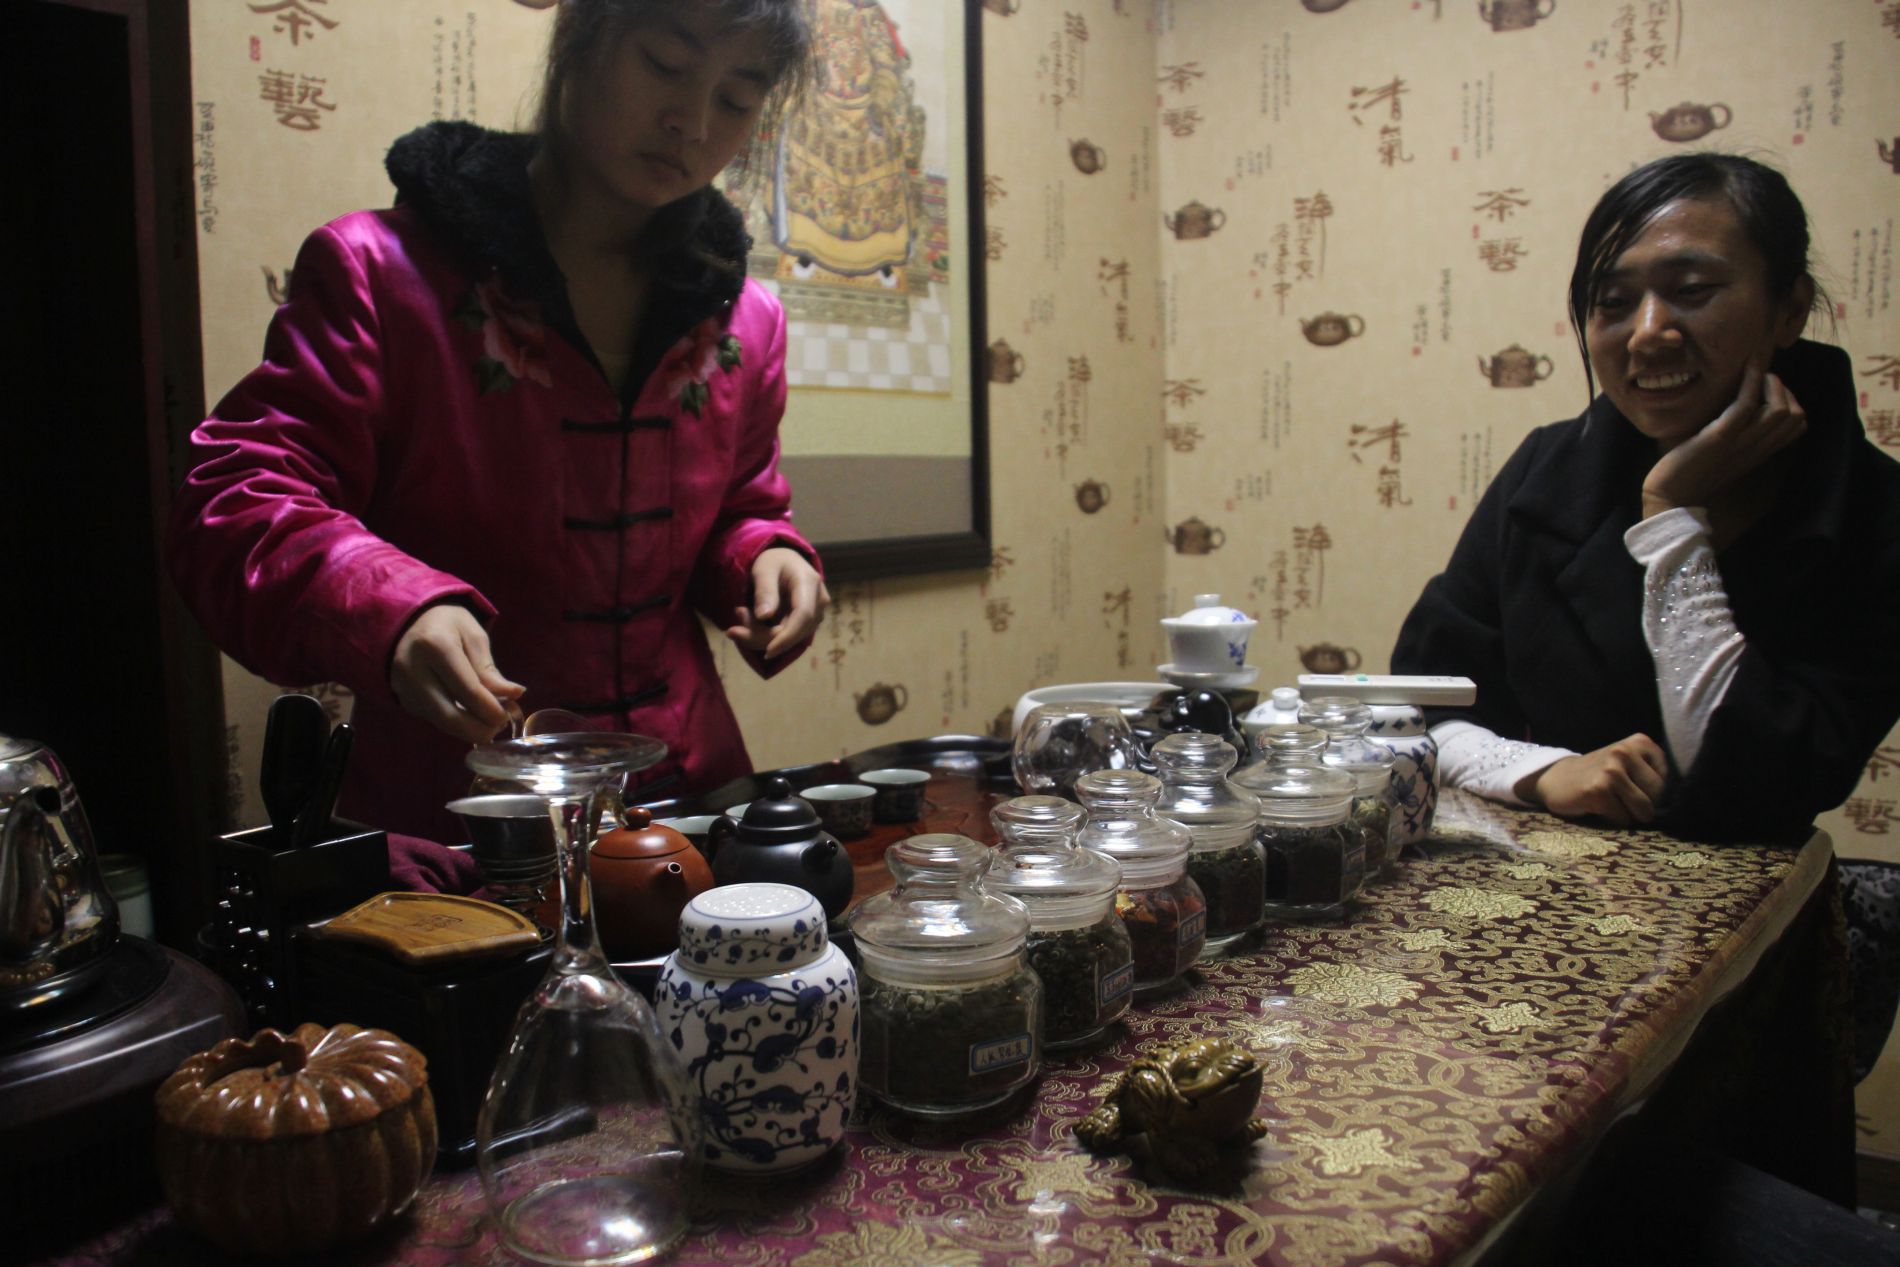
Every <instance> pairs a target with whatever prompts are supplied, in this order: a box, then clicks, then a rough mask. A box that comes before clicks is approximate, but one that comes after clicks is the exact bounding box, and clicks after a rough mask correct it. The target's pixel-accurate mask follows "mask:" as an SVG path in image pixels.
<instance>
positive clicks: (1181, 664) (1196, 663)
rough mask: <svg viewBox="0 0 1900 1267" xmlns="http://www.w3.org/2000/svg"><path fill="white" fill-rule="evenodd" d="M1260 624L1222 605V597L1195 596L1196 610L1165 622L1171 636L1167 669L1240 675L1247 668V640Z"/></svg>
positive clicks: (1245, 614) (1242, 613)
mask: <svg viewBox="0 0 1900 1267" xmlns="http://www.w3.org/2000/svg"><path fill="white" fill-rule="evenodd" d="M1259 623H1260V622H1259V621H1257V620H1255V619H1254V618H1253V617H1251V616H1249V615H1248V614H1247V613H1246V612H1243V611H1241V610H1240V609H1238V608H1235V607H1228V606H1225V605H1223V604H1222V603H1221V601H1220V595H1219V594H1196V595H1195V596H1194V607H1193V609H1192V610H1191V611H1188V612H1187V613H1185V614H1183V615H1180V616H1168V617H1165V618H1163V619H1162V621H1161V628H1162V630H1163V631H1164V632H1166V634H1167V635H1168V653H1169V656H1170V660H1171V663H1170V664H1169V665H1168V666H1167V667H1168V668H1171V669H1173V670H1175V671H1176V672H1178V673H1192V674H1203V673H1218V674H1230V673H1240V672H1242V671H1243V670H1245V669H1246V668H1247V667H1248V665H1247V640H1248V639H1249V638H1251V637H1252V636H1253V631H1254V626H1255V625H1257V624H1259Z"/></svg>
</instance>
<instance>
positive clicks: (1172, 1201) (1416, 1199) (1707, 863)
mask: <svg viewBox="0 0 1900 1267" xmlns="http://www.w3.org/2000/svg"><path fill="white" fill-rule="evenodd" d="M950 777H954V776H950ZM933 790H934V791H935V792H937V793H941V792H943V791H946V790H948V789H945V788H943V787H942V780H941V779H940V780H939V782H938V783H937V784H933ZM980 795H981V797H982V798H984V799H982V800H980V801H978V802H977V803H975V804H972V802H971V800H970V799H969V798H962V799H961V800H960V799H959V798H957V797H953V796H944V795H937V796H936V805H937V808H936V809H935V810H933V813H932V818H931V819H930V820H927V821H926V822H925V823H924V824H922V825H921V826H922V827H924V828H929V829H940V830H941V829H951V830H955V829H961V830H964V831H966V832H967V833H968V834H971V835H984V836H987V831H986V830H981V829H983V828H986V826H987V825H986V824H985V823H984V821H983V820H984V818H985V817H986V816H985V815H983V814H982V813H980V812H972V811H973V810H979V811H980V808H981V806H983V805H986V804H987V803H988V799H990V798H991V794H989V793H981V794H980ZM853 852H854V854H857V853H860V852H861V850H860V849H858V848H854V850H853ZM1829 857H1830V846H1829V844H1828V841H1827V838H1826V837H1825V836H1824V835H1820V834H1817V835H1816V836H1814V837H1813V838H1812V839H1811V840H1810V841H1809V842H1808V843H1807V844H1806V846H1805V847H1803V848H1801V849H1798V850H1797V849H1793V848H1765V847H1733V846H1729V847H1719V848H1718V847H1712V846H1706V845H1695V844H1689V843H1685V842H1683V841H1679V840H1675V839H1672V838H1670V837H1666V836H1663V835H1660V834H1657V833H1654V832H1647V831H1617V830H1599V829H1590V828H1583V827H1579V826H1577V825H1575V824H1571V823H1566V822H1563V821H1561V820H1559V819H1555V818H1552V817H1549V816H1546V815H1542V814H1537V813H1531V812H1525V811H1516V810H1511V809H1506V808H1503V807H1500V806H1495V805H1490V804H1487V803H1485V802H1481V801H1478V800H1476V799H1475V798H1470V797H1466V796H1463V795H1461V794H1457V793H1448V794H1447V795H1446V797H1445V800H1444V803H1443V804H1442V805H1441V808H1440V817H1439V825H1438V827H1437V829H1436V831H1435V832H1434V835H1433V838H1432V839H1431V840H1430V841H1428V842H1426V844H1425V845H1424V846H1423V847H1422V848H1420V849H1417V850H1414V851H1410V852H1408V855H1407V857H1406V859H1405V860H1404V862H1403V863H1402V865H1401V868H1400V874H1399V875H1398V877H1397V878H1395V879H1390V880H1386V881H1383V882H1380V883H1377V884H1374V885H1372V886H1370V887H1369V888H1368V889H1367V891H1366V892H1365V893H1364V894H1363V896H1362V900H1361V901H1360V902H1359V903H1358V905H1357V906H1356V908H1355V909H1354V910H1353V911H1352V913H1351V914H1350V916H1349V917H1348V918H1347V919H1346V920H1345V921H1344V922H1342V923H1338V924H1332V925H1313V926H1296V927H1282V928H1276V929H1274V930H1272V931H1270V932H1268V933H1266V934H1264V935H1263V936H1261V937H1260V938H1259V939H1258V940H1257V941H1256V942H1253V943H1247V944H1245V946H1244V948H1243V951H1242V953H1240V954H1237V955H1235V956H1234V957H1232V958H1229V959H1226V960H1224V961H1221V962H1219V963H1215V964H1211V965H1206V964H1204V965H1201V966H1200V967H1199V968H1198V969H1197V970H1196V972H1195V973H1194V974H1193V976H1192V978H1191V982H1190V985H1189V986H1188V988H1186V989H1184V990H1183V991H1181V992H1180V993H1178V994H1176V995H1174V996H1172V997H1169V998H1164V999H1160V1000H1156V1001H1152V1002H1137V1003H1136V1005H1135V1006H1134V1007H1133V1008H1132V1009H1131V1011H1130V1013H1129V1015H1128V1017H1127V1018H1126V1020H1125V1022H1124V1024H1123V1025H1122V1027H1121V1028H1120V1030H1119V1031H1117V1032H1116V1033H1115V1035H1114V1036H1113V1038H1112V1039H1111V1041H1109V1042H1108V1043H1107V1044H1105V1045H1103V1046H1101V1047H1098V1048H1095V1049H1093V1050H1089V1051H1084V1052H1082V1053H1080V1054H1065V1055H1062V1056H1060V1057H1059V1058H1055V1059H1051V1060H1049V1061H1047V1062H1046V1064H1045V1068H1044V1072H1043V1076H1042V1078H1041V1081H1040V1082H1039V1083H1038V1084H1037V1085H1036V1086H1035V1087H1034V1089H1033V1093H1025V1094H1024V1095H1023V1096H1022V1097H1019V1098H1018V1099H1017V1100H1016V1101H1013V1102H1012V1103H1010V1104H1008V1105H1005V1106H1002V1107H1001V1108H999V1109H997V1110H994V1111H992V1112H990V1113H989V1114H987V1115H986V1116H983V1117H981V1118H979V1119H977V1120H975V1121H970V1122H964V1123H961V1124H952V1125H938V1124H922V1123H919V1122H916V1121H913V1120H909V1119H906V1118H904V1117H901V1116H899V1115H896V1114H893V1113H891V1112H888V1111H886V1110H883V1109H880V1108H875V1107H872V1106H869V1105H865V1104H860V1107H859V1110H858V1113H857V1116H856V1119H855V1121H854V1124H853V1126H852V1129H851V1133H850V1136H849V1138H848V1140H847V1141H846V1144H845V1146H844V1147H843V1148H842V1149H841V1150H839V1151H838V1152H837V1153H835V1154H834V1155H833V1156H832V1158H830V1159H829V1160H828V1161H827V1162H825V1163H823V1164H822V1165H821V1166H820V1167H819V1168H817V1169H816V1170H815V1171H812V1172H809V1173H805V1174H801V1175H796V1176H792V1177H779V1178H774V1179H770V1180H764V1181H746V1180H736V1179H730V1178H726V1177H723V1176H713V1177H712V1178H711V1181H710V1182H709V1183H708V1184H707V1185H706V1189H707V1192H706V1198H705V1201H704V1203H703V1209H702V1211H701V1213H700V1216H699V1218H698V1220H697V1222H696V1224H695V1226H694V1229H693V1231H692V1232H691V1233H690V1234H689V1236H688V1238H687V1239H686V1240H685V1241H684V1242H683V1243H682V1244H681V1245H679V1246H678V1247H677V1248H676V1249H675V1250H674V1251H673V1253H672V1254H671V1255H670V1256H669V1257H668V1258H667V1259H666V1260H665V1261H668V1262H674V1263H680V1264H719V1265H720V1267H860V1265H861V1267H903V1265H909V1264H936V1265H942V1267H984V1265H987V1264H1038V1265H1043V1264H1048V1265H1062V1264H1085V1263H1086V1264H1097V1263H1102V1264H1111V1265H1113V1267H1135V1265H1136V1264H1142V1265H1144V1267H1145V1265H1146V1264H1149V1263H1154V1262H1166V1263H1183V1264H1194V1265H1196V1267H1220V1265H1224V1264H1240V1263H1271V1264H1286V1265H1288V1267H1320V1265H1326V1267H1333V1265H1339V1267H1348V1265H1353V1264H1371V1263H1381V1264H1440V1263H1455V1262H1461V1261H1469V1260H1472V1259H1475V1258H1477V1257H1479V1256H1481V1255H1482V1253H1483V1251H1484V1250H1485V1248H1486V1247H1487V1246H1488V1245H1489V1244H1491V1243H1492V1242H1493V1241H1494V1240H1495V1239H1496V1238H1497V1237H1498V1235H1499V1233H1500V1231H1501V1229H1503V1228H1504V1227H1505V1226H1506V1225H1507V1224H1508V1223H1509V1222H1510V1220H1511V1218H1512V1217H1513V1216H1514V1215H1515V1214H1516V1213H1518V1212H1519V1211H1520V1210H1521V1209H1522V1208H1523V1206H1524V1203H1525V1202H1526V1201H1527V1199H1528V1198H1530V1197H1531V1196H1532V1195H1533V1193H1534V1192H1536V1190H1537V1189H1538V1188H1539V1187H1540V1186H1541V1185H1543V1184H1545V1183H1548V1182H1551V1181H1552V1180H1553V1179H1554V1178H1557V1177H1559V1176H1562V1175H1564V1174H1565V1173H1566V1172H1568V1171H1569V1170H1570V1168H1571V1167H1572V1166H1574V1164H1575V1163H1576V1161H1577V1160H1578V1158H1579V1157H1580V1156H1582V1155H1583V1153H1584V1152H1585V1151H1586V1149H1587V1146H1588V1145H1589V1144H1591V1143H1592V1142H1594V1141H1595V1140H1596V1139H1597V1138H1599V1137H1600V1136H1601V1134H1602V1133H1603V1132H1604V1131H1605V1130H1606V1129H1607V1128H1608V1126H1609V1124H1610V1123H1611V1122H1612V1121H1613V1120H1614V1119H1615V1118H1616V1117H1617V1116H1618V1115H1619V1114H1621V1113H1623V1112H1624V1111H1625V1110H1627V1109H1628V1108H1630V1107H1631V1106H1632V1105H1634V1104H1636V1103H1637V1102H1639V1101H1640V1100H1641V1099H1642V1098H1643V1097H1644V1096H1645V1095H1646V1094H1647V1093H1648V1092H1649V1091H1650V1090H1651V1089H1652V1088H1653V1087H1654V1086H1655V1085H1656V1083H1657V1082H1658V1080H1659V1079H1660V1077H1661V1075H1662V1074H1663V1073H1665V1072H1666V1071H1667V1069H1668V1067H1669V1066H1670V1064H1671V1063H1672V1062H1673V1061H1674V1059H1675V1058H1676V1056H1677V1055H1678V1054H1679V1053H1680V1052H1681V1050H1682V1047H1683V1045H1684V1043H1685V1042H1686V1041H1687V1038H1688V1036H1689V1035H1690V1034H1691V1033H1692V1032H1693V1030H1694V1029H1695V1027H1696V1025H1697V1024H1698V1022H1699V1021H1700V1019H1701V1018H1702V1017H1703V1016H1705V1015H1706V1014H1707V1012H1708V1010H1709V1009H1710V1007H1711V1006H1712V1005H1713V1004H1714V1003H1715V1002H1716V1001H1717V1000H1718V999H1720V998H1722V997H1723V996H1724V995H1726V994H1727V993H1729V992H1730V991H1732V990H1734V989H1735V988H1736V987H1737V986H1738V985H1740V984H1741V983H1742V982H1743V981H1745V980H1746V978H1747V976H1748V973H1749V972H1750V970H1751V969H1752V968H1753V966H1754V965H1755V964H1756V962H1757V961H1758V959H1759V957H1760V956H1761V954H1762V953H1763V951H1764V950H1765V949H1767V948H1768V947H1769V946H1771V945H1772V944H1773V943H1774V942H1775V940H1776V938H1777V937H1778V936H1779V935H1780V934H1781V933H1782V932H1783V931H1784V930H1786V929H1787V927H1788V926H1789V925H1790V923H1791V922H1792V921H1793V920H1794V917H1795V915H1796V914H1797V912H1798V911H1800V909H1801V908H1802V906H1803V904H1804V903H1805V902H1806V901H1807V899H1808V898H1809V897H1810V896H1811V895H1812V894H1813V893H1814V892H1815V891H1816V889H1817V887H1818V886H1819V884H1820V882H1821V881H1822V879H1823V877H1824V875H1825V874H1826V871H1827V867H1828V863H1829ZM860 862H861V866H862V867H863V868H864V869H866V870H869V869H870V864H871V859H870V858H868V857H861V859H860ZM1188 1037H1214V1038H1226V1039H1230V1040H1232V1041H1235V1042H1238V1043H1240V1044H1242V1045H1244V1046H1245V1047H1247V1048H1248V1049H1249V1050H1251V1051H1252V1052H1254V1053H1255V1054H1256V1056H1258V1057H1259V1059H1260V1061H1261V1062H1262V1063H1263V1064H1264V1066H1265V1070H1266V1078H1265V1091H1264V1093H1263V1096H1262V1101H1261V1112H1262V1113H1263V1114H1264V1115H1265V1116H1267V1117H1268V1118H1269V1120H1270V1121H1271V1124H1272V1129H1271V1130H1270V1131H1269V1132H1268V1134H1267V1135H1266V1137H1265V1138H1264V1139H1262V1140H1260V1141H1259V1142H1258V1143H1257V1144H1255V1145H1254V1146H1253V1149H1252V1152H1251V1153H1250V1154H1246V1155H1245V1160H1244V1162H1243V1163H1242V1164H1240V1165H1237V1166H1236V1167H1235V1168H1234V1173H1233V1174H1232V1175H1231V1176H1230V1178H1229V1179H1228V1180H1227V1181H1226V1183H1225V1186H1224V1187H1223V1188H1221V1189H1219V1190H1215V1191H1191V1190H1187V1189H1183V1188H1180V1187H1177V1186H1173V1185H1171V1184H1169V1183H1166V1182H1164V1181H1161V1180H1159V1179H1157V1178H1154V1177H1152V1176H1151V1175H1150V1174H1149V1173H1148V1172H1147V1171H1145V1170H1144V1169H1143V1168H1142V1167H1141V1165H1140V1163H1139V1162H1138V1161H1137V1160H1135V1159H1132V1158H1130V1157H1129V1156H1124V1155H1101V1156H1097V1155H1094V1154H1091V1153H1089V1152H1088V1151H1086V1150H1085V1149H1083V1148H1082V1147H1081V1146H1080V1145H1079V1144H1078V1143H1077V1142H1076V1140H1075V1138H1074V1135H1073V1131H1074V1126H1075V1123H1076V1122H1077V1121H1078V1120H1079V1119H1080V1118H1081V1117H1083V1116H1084V1115H1086V1114H1087V1113H1088V1112H1089V1111H1090V1110H1092V1109H1093V1108H1094V1107H1095V1105H1096V1102H1097V1100H1098V1097H1099V1093H1100V1090H1101V1088H1102V1085H1103V1084H1104V1083H1105V1082H1106V1081H1107V1079H1108V1078H1109V1077H1111V1076H1112V1075H1113V1074H1115V1073H1116V1072H1118V1071H1119V1070H1121V1069H1122V1068H1123V1067H1124V1066H1126V1065H1127V1064H1128V1062H1129V1061H1130V1060H1132V1059H1133V1058H1134V1057H1135V1055H1136V1054H1137V1051H1138V1049H1139V1048H1141V1047H1143V1046H1144V1045H1146V1044H1149V1043H1151V1042H1160V1041H1170V1040H1176V1039H1181V1038H1188ZM325 1257H326V1261H333V1262H338V1263H360V1264H366V1265H367V1264H375V1265H377V1267H393V1265H397V1264H400V1265H401V1267H449V1265H451V1264H455V1265H466V1267H476V1265H481V1267H488V1265H491V1264H492V1265H501V1264H510V1263H513V1262H515V1261H516V1260H515V1259H514V1258H513V1257H512V1256H511V1255H509V1254H508V1253H507V1252H506V1251H504V1250H502V1249H500V1248H499V1247H497V1245H496V1244H495V1238H494V1232H493V1229H492V1228H491V1227H490V1226H488V1224H487V1223H486V1221H485V1219H484V1213H483V1206H482V1199H481V1189H480V1185H479V1183H478V1182H477V1180H476V1177H475V1175H474V1174H473V1172H462V1173H454V1174H446V1175H438V1176H437V1177H436V1178H434V1179H433V1180H431V1182H430V1184H429V1185H428V1187H427V1188H426V1189H425V1191H424V1192H423V1194H422V1196H421V1197H420V1198H419V1199H418V1202H417V1205H416V1209H415V1211H414V1213H413V1215H412V1216H411V1217H410V1218H409V1219H407V1220H406V1221H405V1222H404V1223H403V1224H402V1225H401V1226H400V1227H398V1228H396V1229H393V1230H392V1232H391V1233H390V1234H388V1235H386V1236H383V1237H382V1238H380V1239H379V1240H377V1241H375V1242H372V1243H370V1244H368V1245H364V1246H361V1247H358V1248H357V1249H356V1250H354V1251H346V1252H338V1253H335V1254H332V1255H326V1256H325ZM60 1261H62V1262H64V1263H69V1264H123V1263H185V1262H190V1263H215V1262H217V1261H219V1260H218V1257H217V1256H216V1255H215V1254H213V1253H211V1252H210V1250H209V1248H208V1247H207V1246H205V1245H204V1244H203V1243H202V1242H201V1241H198V1240H197V1239H196V1238H194V1237H192V1236H190V1235H189V1234H187V1233H185V1232H183V1231H182V1230H180V1229H178V1228H176V1227H175V1226H173V1225H171V1223H170V1221H169V1218H168V1216H167V1215H166V1214H164V1213H163V1212H154V1213H153V1214H150V1215H148V1216H146V1217H145V1218H143V1219H141V1220H139V1221H138V1222H137V1223H135V1224H133V1225H131V1226H128V1227H125V1228H121V1229H119V1230H118V1231H117V1232H115V1233H114V1234H112V1235H110V1236H107V1237H105V1238H102V1239H101V1240H99V1241H96V1242H94V1243H93V1244H92V1245H90V1246H88V1247H85V1248H84V1249H82V1250H80V1251H79V1252H77V1253H72V1254H69V1255H68V1256H67V1257H66V1258H64V1259H62V1260H60Z"/></svg>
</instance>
